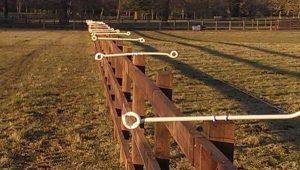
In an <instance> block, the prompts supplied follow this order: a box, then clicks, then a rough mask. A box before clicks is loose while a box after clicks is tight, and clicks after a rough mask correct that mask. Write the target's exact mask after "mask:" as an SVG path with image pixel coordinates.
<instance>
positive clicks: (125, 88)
mask: <svg viewBox="0 0 300 170" xmlns="http://www.w3.org/2000/svg"><path fill="white" fill-rule="evenodd" d="M122 49H123V52H131V48H129V47H127V46H123V48H122ZM119 66H120V68H117V75H118V77H119V75H120V73H121V79H122V81H120V80H118V81H119V83H121V86H122V92H123V94H124V96H125V98H126V100H127V102H128V103H130V102H131V99H130V98H131V93H130V88H131V86H130V80H129V77H128V75H127V73H126V69H125V62H123V60H122V59H120V60H119ZM120 69H121V71H119V70H120ZM121 114H125V113H122V110H121ZM120 123H121V128H122V133H123V136H124V139H125V140H126V141H125V142H124V145H125V147H127V148H128V149H129V136H130V135H129V134H130V132H129V131H128V130H127V129H126V128H125V127H124V125H123V123H122V122H120ZM122 149H123V148H120V163H121V164H123V163H124V160H125V159H126V158H125V155H123V154H122Z"/></svg>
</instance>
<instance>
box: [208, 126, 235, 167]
mask: <svg viewBox="0 0 300 170" xmlns="http://www.w3.org/2000/svg"><path fill="white" fill-rule="evenodd" d="M202 128H203V133H204V135H205V136H206V138H207V139H209V140H210V141H211V142H212V143H213V144H214V145H215V146H216V147H217V148H218V149H219V150H220V151H221V152H222V153H223V154H224V155H225V156H226V157H227V158H228V159H229V160H230V161H232V162H233V154H234V128H235V127H234V124H233V122H231V121H216V122H210V121H205V122H203V126H202Z"/></svg>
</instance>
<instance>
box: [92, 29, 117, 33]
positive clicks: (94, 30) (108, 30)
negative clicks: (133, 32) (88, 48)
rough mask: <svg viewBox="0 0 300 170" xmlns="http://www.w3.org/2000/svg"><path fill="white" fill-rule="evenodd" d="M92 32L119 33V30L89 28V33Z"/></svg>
mask: <svg viewBox="0 0 300 170" xmlns="http://www.w3.org/2000/svg"><path fill="white" fill-rule="evenodd" d="M93 32H120V30H115V29H114V28H95V29H94V28H89V33H93Z"/></svg>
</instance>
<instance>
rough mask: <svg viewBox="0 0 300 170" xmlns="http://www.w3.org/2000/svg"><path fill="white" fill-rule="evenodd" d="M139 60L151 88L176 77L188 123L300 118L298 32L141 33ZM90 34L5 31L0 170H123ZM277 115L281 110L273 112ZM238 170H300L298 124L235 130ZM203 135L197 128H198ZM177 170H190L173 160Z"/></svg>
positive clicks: (0, 58) (177, 98) (0, 46)
mask: <svg viewBox="0 0 300 170" xmlns="http://www.w3.org/2000/svg"><path fill="white" fill-rule="evenodd" d="M133 36H135V37H139V36H141V37H144V38H145V39H146V43H145V44H138V43H133V44H132V45H133V47H134V49H135V50H136V51H146V50H147V51H150V50H151V51H163V52H169V51H171V50H177V51H178V52H179V54H180V56H179V57H178V58H177V59H168V58H163V57H158V58H148V59H147V66H146V67H147V68H146V69H147V70H146V71H147V74H148V75H149V77H150V78H152V79H154V78H155V77H154V76H155V73H156V71H158V70H162V69H165V68H167V69H172V70H173V73H174V87H173V88H174V102H175V103H176V105H177V106H178V107H179V108H180V109H181V111H182V112H183V113H184V114H187V115H210V114H212V113H213V114H215V115H217V114H224V113H229V114H263V113H279V111H278V109H281V110H284V111H287V112H295V111H298V110H300V98H299V94H300V90H299V89H300V81H299V79H300V32H275V31H274V32H270V31H265V32H234V31H233V32H191V31H190V32H186V31H141V32H140V31H139V32H134V35H133ZM93 50H94V49H93V44H92V43H91V41H90V39H89V35H88V33H87V31H24V30H0V54H1V55H0V83H1V86H0V113H1V114H0V130H1V134H0V167H1V168H6V167H8V168H24V167H25V168H26V167H27V168H28V167H32V168H50V167H51V168H54V169H66V168H69V169H76V168H79V167H80V168H84V169H118V168H119V167H118V146H117V144H116V143H115V142H114V141H113V139H112V134H111V123H110V121H107V119H108V118H107V116H106V115H107V110H106V108H105V107H104V100H103V97H102V95H101V87H100V85H99V82H98V75H97V71H96V63H95V62H94V61H93V54H94V52H93ZM275 107H276V108H278V109H276V108H275ZM235 124H236V131H235V139H236V147H235V161H234V163H235V165H236V166H237V167H239V168H241V169H299V167H300V161H299V160H300V123H299V120H289V121H261V122H258V121H250V122H249V121H248V122H244V121H242V122H235ZM196 125H200V123H196ZM171 155H172V158H173V159H174V160H175V161H172V169H190V168H188V167H189V166H188V163H187V162H186V160H185V159H184V158H182V155H180V154H178V153H176V152H174V151H172V154H171Z"/></svg>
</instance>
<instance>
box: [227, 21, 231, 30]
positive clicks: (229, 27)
mask: <svg viewBox="0 0 300 170" xmlns="http://www.w3.org/2000/svg"><path fill="white" fill-rule="evenodd" d="M228 29H229V31H231V29H232V28H231V21H229V26H228Z"/></svg>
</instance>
